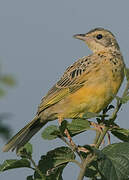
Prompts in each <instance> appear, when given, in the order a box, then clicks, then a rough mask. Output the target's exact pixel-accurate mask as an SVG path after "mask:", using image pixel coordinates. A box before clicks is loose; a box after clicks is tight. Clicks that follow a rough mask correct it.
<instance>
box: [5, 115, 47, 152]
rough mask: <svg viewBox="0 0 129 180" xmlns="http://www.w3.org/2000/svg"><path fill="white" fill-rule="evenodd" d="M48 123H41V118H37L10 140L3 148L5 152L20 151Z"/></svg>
mask: <svg viewBox="0 0 129 180" xmlns="http://www.w3.org/2000/svg"><path fill="white" fill-rule="evenodd" d="M46 123H47V121H44V122H41V121H40V118H39V117H37V116H35V118H34V119H33V120H32V121H31V122H30V123H28V124H27V125H26V126H25V127H24V128H22V129H21V130H20V131H19V132H18V133H17V134H16V135H15V136H13V137H12V138H11V139H10V141H9V142H8V143H7V144H6V145H5V146H4V147H3V152H8V151H9V150H12V151H13V150H14V149H16V151H18V149H19V148H21V147H22V146H24V145H25V144H26V143H27V142H28V141H29V140H30V139H31V137H32V136H33V135H35V134H36V133H37V132H38V131H39V130H40V129H41V128H42V127H43V126H44V125H45V124H46Z"/></svg>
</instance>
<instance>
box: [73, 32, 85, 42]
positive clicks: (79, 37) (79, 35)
mask: <svg viewBox="0 0 129 180" xmlns="http://www.w3.org/2000/svg"><path fill="white" fill-rule="evenodd" d="M73 37H74V38H76V39H80V40H83V41H85V40H86V39H87V37H86V34H75V35H74V36H73Z"/></svg>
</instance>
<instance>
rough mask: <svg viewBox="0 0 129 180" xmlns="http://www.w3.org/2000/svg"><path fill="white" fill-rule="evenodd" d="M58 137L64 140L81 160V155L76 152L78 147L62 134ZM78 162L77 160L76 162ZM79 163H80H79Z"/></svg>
mask: <svg viewBox="0 0 129 180" xmlns="http://www.w3.org/2000/svg"><path fill="white" fill-rule="evenodd" d="M59 138H60V139H61V140H62V141H64V142H65V143H66V144H67V145H68V146H69V147H70V148H71V149H72V150H73V151H74V152H76V153H77V155H78V156H79V157H80V159H81V161H83V157H82V155H81V154H80V153H79V152H78V147H77V146H76V144H74V145H75V147H73V146H72V145H71V144H70V143H69V142H68V141H67V140H66V139H65V137H64V136H63V135H60V136H59ZM78 163H79V162H78ZM79 164H80V163H79Z"/></svg>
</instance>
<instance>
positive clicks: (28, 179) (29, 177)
mask: <svg viewBox="0 0 129 180" xmlns="http://www.w3.org/2000/svg"><path fill="white" fill-rule="evenodd" d="M26 180H34V179H33V176H27V178H26Z"/></svg>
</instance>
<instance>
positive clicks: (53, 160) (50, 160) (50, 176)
mask: <svg viewBox="0 0 129 180" xmlns="http://www.w3.org/2000/svg"><path fill="white" fill-rule="evenodd" d="M74 159H75V154H74V153H73V151H72V150H71V149H70V148H68V147H59V148H56V149H54V150H52V151H49V152H48V153H47V155H46V156H42V157H41V160H40V161H39V164H38V168H39V169H40V170H41V171H42V173H43V174H44V175H45V176H46V180H63V179H62V172H63V169H64V168H65V166H66V165H67V163H68V162H71V161H74ZM34 177H35V178H40V175H39V174H38V173H37V172H35V174H34Z"/></svg>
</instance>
